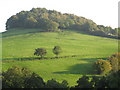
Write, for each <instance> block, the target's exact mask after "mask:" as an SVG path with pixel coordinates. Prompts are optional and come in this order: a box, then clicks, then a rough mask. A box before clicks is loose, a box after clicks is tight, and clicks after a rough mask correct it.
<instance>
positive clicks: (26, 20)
mask: <svg viewBox="0 0 120 90" xmlns="http://www.w3.org/2000/svg"><path fill="white" fill-rule="evenodd" d="M13 28H28V29H29V28H40V29H43V30H44V31H49V32H56V31H60V30H61V29H64V30H65V29H71V30H77V31H84V32H86V33H88V34H92V35H97V36H104V37H111V38H117V36H118V35H117V32H118V29H117V28H116V29H112V28H111V27H105V26H103V25H97V24H96V23H95V22H93V21H92V20H90V19H86V18H84V17H80V16H76V15H74V14H67V13H64V14H62V13H61V12H57V11H55V10H47V9H46V8H32V9H31V10H30V11H21V12H19V13H17V14H16V15H13V16H11V17H10V18H9V19H8V20H7V22H6V29H7V30H11V29H13Z"/></svg>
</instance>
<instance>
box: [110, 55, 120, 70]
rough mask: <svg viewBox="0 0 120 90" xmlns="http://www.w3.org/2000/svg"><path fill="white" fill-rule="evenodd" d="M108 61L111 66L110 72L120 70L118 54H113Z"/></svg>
mask: <svg viewBox="0 0 120 90" xmlns="http://www.w3.org/2000/svg"><path fill="white" fill-rule="evenodd" d="M108 61H109V62H110V64H111V65H112V72H117V71H118V70H119V69H120V53H115V54H113V55H112V56H111V57H110V58H108Z"/></svg>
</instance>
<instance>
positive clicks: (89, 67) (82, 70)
mask: <svg viewBox="0 0 120 90" xmlns="http://www.w3.org/2000/svg"><path fill="white" fill-rule="evenodd" d="M98 59H104V60H105V59H106V58H82V59H78V60H84V61H87V63H81V64H76V65H73V66H70V67H68V69H67V70H66V71H59V72H53V73H54V74H82V75H94V74H95V73H94V68H93V62H94V61H96V60H98Z"/></svg>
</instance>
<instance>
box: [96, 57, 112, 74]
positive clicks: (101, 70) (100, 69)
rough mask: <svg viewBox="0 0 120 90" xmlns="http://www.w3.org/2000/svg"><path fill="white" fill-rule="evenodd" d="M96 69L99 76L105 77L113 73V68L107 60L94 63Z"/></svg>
mask: <svg viewBox="0 0 120 90" xmlns="http://www.w3.org/2000/svg"><path fill="white" fill-rule="evenodd" d="M94 68H95V72H96V73H97V74H102V75H104V74H108V73H109V72H110V71H111V69H112V66H111V64H110V62H108V61H107V60H102V59H99V60H97V61H96V62H95V63H94Z"/></svg>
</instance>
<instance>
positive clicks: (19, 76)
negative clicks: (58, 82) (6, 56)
mask: <svg viewBox="0 0 120 90" xmlns="http://www.w3.org/2000/svg"><path fill="white" fill-rule="evenodd" d="M2 87H3V88H43V87H45V82H44V81H43V79H42V78H41V77H40V76H39V75H37V74H36V73H33V72H31V71H29V70H28V69H27V68H19V67H12V68H10V69H8V70H7V71H6V72H3V73H2Z"/></svg>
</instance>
